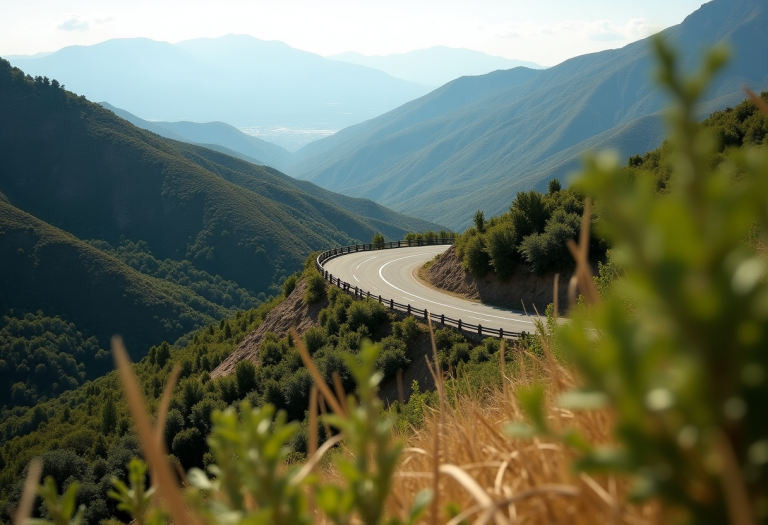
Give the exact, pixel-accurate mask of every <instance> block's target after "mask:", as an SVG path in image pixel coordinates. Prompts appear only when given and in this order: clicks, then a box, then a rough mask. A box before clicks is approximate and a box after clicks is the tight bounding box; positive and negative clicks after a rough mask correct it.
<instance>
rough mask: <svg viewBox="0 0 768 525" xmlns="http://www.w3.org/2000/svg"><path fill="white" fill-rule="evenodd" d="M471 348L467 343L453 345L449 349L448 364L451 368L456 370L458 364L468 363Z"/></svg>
mask: <svg viewBox="0 0 768 525" xmlns="http://www.w3.org/2000/svg"><path fill="white" fill-rule="evenodd" d="M470 352H471V347H470V346H469V343H455V344H454V345H453V347H451V354H450V360H449V363H450V365H451V366H452V367H454V368H456V366H458V364H459V363H463V362H466V361H469V358H470Z"/></svg>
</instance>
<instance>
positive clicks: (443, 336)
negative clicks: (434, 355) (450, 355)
mask: <svg viewBox="0 0 768 525" xmlns="http://www.w3.org/2000/svg"><path fill="white" fill-rule="evenodd" d="M463 342H465V339H464V336H463V335H461V334H460V333H459V332H458V331H457V330H455V329H454V328H449V327H447V326H446V327H445V328H440V329H439V330H435V345H436V346H437V349H438V350H448V349H450V348H452V347H453V345H454V344H456V343H463Z"/></svg>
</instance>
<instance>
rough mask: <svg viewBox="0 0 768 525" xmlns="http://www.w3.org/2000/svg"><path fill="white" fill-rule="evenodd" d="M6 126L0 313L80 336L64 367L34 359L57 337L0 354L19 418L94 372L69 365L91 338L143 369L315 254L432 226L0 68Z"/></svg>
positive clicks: (98, 366)
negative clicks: (143, 362) (170, 134)
mask: <svg viewBox="0 0 768 525" xmlns="http://www.w3.org/2000/svg"><path fill="white" fill-rule="evenodd" d="M0 114H2V115H3V119H2V120H0V150H1V151H3V155H0V192H2V193H0V259H1V260H2V261H3V271H4V278H3V281H2V283H0V314H2V315H5V316H6V318H7V319H8V323H10V324H12V325H13V324H14V323H16V324H18V323H22V324H23V323H25V322H26V321H25V320H26V319H27V317H28V316H29V315H33V316H37V317H39V318H40V319H41V320H40V321H39V322H38V321H37V320H32V321H29V323H30V325H31V326H34V327H39V326H43V325H44V326H54V327H56V326H61V323H65V324H66V326H70V325H72V326H73V328H72V330H69V328H67V329H66V330H65V329H62V330H63V331H62V334H63V335H61V337H64V338H67V340H68V341H70V342H68V343H66V345H65V344H64V343H63V342H62V345H63V346H62V347H61V348H62V350H61V351H60V352H58V353H56V352H54V351H53V350H50V351H44V350H43V349H42V348H43V347H45V348H47V347H48V346H46V345H49V342H50V341H49V340H52V339H55V338H56V337H59V336H56V335H54V334H49V336H46V337H47V338H43V339H39V340H35V339H34V338H35V337H37V336H36V335H34V334H33V333H32V332H29V334H32V335H29V334H28V338H27V339H25V337H27V335H22V336H17V335H13V336H9V340H13V343H12V345H13V348H14V349H16V347H17V346H19V345H21V346H19V348H18V349H16V350H14V352H13V353H10V354H2V355H0V370H6V367H9V368H7V370H8V373H9V374H12V377H14V383H13V384H8V385H7V387H8V389H7V391H3V392H0V399H2V400H3V403H10V405H11V406H12V407H13V406H15V405H17V404H19V403H22V404H23V403H29V402H34V401H36V400H39V399H44V398H45V397H46V396H47V395H51V394H56V393H59V392H61V391H62V390H66V389H68V388H72V387H73V386H75V385H77V384H80V383H81V382H82V380H83V377H86V376H87V377H88V378H92V377H97V376H99V375H100V374H102V373H103V372H104V371H105V368H104V366H105V365H104V363H103V362H99V363H95V364H94V363H92V362H90V361H88V360H87V359H85V358H83V359H85V360H83V359H80V358H78V359H75V361H73V362H72V363H69V361H70V359H69V358H68V357H67V355H70V354H71V356H74V355H81V354H82V355H90V354H91V353H92V352H90V350H88V349H89V348H91V346H92V345H91V343H90V342H89V341H91V338H92V337H95V340H96V343H95V344H96V345H97V346H98V347H100V348H108V347H109V340H110V337H111V336H112V335H113V334H115V333H120V334H122V335H123V336H124V337H125V339H126V343H127V346H128V348H129V349H130V351H131V353H132V355H133V356H134V357H135V358H140V357H142V356H144V355H145V354H146V352H147V351H148V350H149V348H150V347H151V346H152V345H155V344H159V343H160V342H161V341H164V340H165V341H171V342H174V341H177V342H178V340H179V338H180V337H183V336H185V334H189V333H191V332H192V331H193V330H194V329H197V328H200V327H202V326H206V325H209V324H211V323H214V322H218V321H219V320H221V319H223V318H225V317H228V316H231V315H233V313H234V312H235V310H238V309H241V310H248V309H253V308H256V307H258V306H260V305H261V304H262V303H263V302H264V301H266V300H267V299H268V297H269V296H270V295H275V294H277V293H279V291H280V284H281V283H282V281H283V280H284V279H285V278H286V277H287V276H288V275H289V274H291V273H293V272H295V271H297V270H300V269H301V268H302V267H303V263H304V260H305V259H306V257H307V255H308V254H310V253H311V252H312V251H315V250H320V249H326V248H328V247H331V246H338V245H345V244H350V243H355V242H366V241H370V239H371V238H372V237H373V235H374V234H377V233H383V234H385V235H386V236H388V237H390V238H402V236H404V234H405V233H406V232H407V231H411V230H413V229H421V230H427V229H438V228H439V227H438V226H437V225H434V224H432V223H428V222H426V221H422V220H416V219H411V218H409V217H406V216H404V215H401V214H398V213H396V212H393V211H391V210H387V209H386V208H384V207H382V206H381V205H378V204H375V203H373V202H371V201H369V200H365V199H356V198H352V197H346V196H341V195H336V194H333V193H332V192H330V191H328V190H324V189H322V188H320V187H318V186H316V185H314V184H312V183H308V182H306V181H296V180H294V179H291V178H290V177H288V176H286V175H284V174H282V173H280V172H279V171H277V170H274V169H272V168H268V167H265V166H256V165H254V164H252V163H250V162H247V161H246V160H242V159H241V158H237V157H235V156H232V155H230V154H229V153H232V154H235V152H232V151H230V150H227V149H226V148H222V147H219V150H220V151H215V150H212V149H208V148H205V147H202V146H200V145H195V144H190V143H187V142H181V141H175V140H169V139H165V138H162V137H160V136H159V135H157V134H155V133H152V132H149V131H145V130H141V129H139V128H137V127H135V126H133V125H132V124H130V123H129V122H127V121H126V120H124V119H122V118H120V117H118V116H116V115H115V114H114V113H113V112H111V111H109V110H107V109H105V108H103V107H101V106H99V105H97V104H93V103H91V102H89V101H88V100H86V99H85V98H84V97H78V96H76V95H74V94H72V93H70V92H67V91H65V90H64V89H63V87H62V86H60V85H59V84H58V82H56V81H50V80H49V79H47V78H41V77H38V78H36V79H32V78H31V77H29V76H25V75H24V73H23V72H22V71H20V70H18V69H16V68H12V67H11V66H10V64H9V63H8V62H6V61H2V60H0ZM240 156H241V157H244V156H242V155H240ZM246 158H247V157H246ZM56 319H60V321H56ZM14 326H15V325H14ZM35 330H37V328H35ZM73 330H74V331H75V332H77V333H81V334H83V335H82V338H80V339H78V338H77V337H75V336H74V335H72V334H73V333H75V332H72V331H73ZM33 332H34V330H33ZM70 332H72V333H70ZM20 333H23V334H27V333H28V331H24V330H22V331H21V332H20ZM35 341H38V342H35ZM62 341H63V340H62ZM72 341H74V342H72ZM9 344H10V343H9ZM41 345H42V346H41ZM65 348H66V349H68V350H66V351H65V350H63V349H65ZM41 352H42V353H41ZM38 354H40V355H38ZM71 356H70V357H71ZM59 359H62V360H64V361H66V362H67V363H68V364H67V363H64V364H61V363H60V364H58V365H55V363H58V361H59ZM73 359H74V358H73ZM107 361H108V360H107ZM62 363H63V362H62ZM108 364H109V363H107V365H108ZM54 365H55V366H54ZM70 365H71V366H70ZM83 367H85V368H84V369H82V368H83ZM107 368H109V366H107ZM46 370H47V371H46ZM54 376H55V377H56V378H60V379H55V380H54V379H51V378H53V377H54ZM9 377H10V376H9ZM45 382H47V383H45ZM54 384H55V386H51V385H54Z"/></svg>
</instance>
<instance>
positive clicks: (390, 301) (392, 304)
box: [389, 299, 395, 310]
mask: <svg viewBox="0 0 768 525" xmlns="http://www.w3.org/2000/svg"><path fill="white" fill-rule="evenodd" d="M389 309H390V310H394V309H395V300H394V299H390V300H389Z"/></svg>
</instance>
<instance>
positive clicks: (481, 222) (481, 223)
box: [473, 210, 485, 233]
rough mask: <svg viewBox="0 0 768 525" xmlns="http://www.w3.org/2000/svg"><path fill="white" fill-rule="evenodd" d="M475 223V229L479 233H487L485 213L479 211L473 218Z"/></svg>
mask: <svg viewBox="0 0 768 525" xmlns="http://www.w3.org/2000/svg"><path fill="white" fill-rule="evenodd" d="M473 220H474V221H475V228H477V231H478V232H479V233H485V212H483V211H482V210H477V211H476V212H475V216H474V218H473Z"/></svg>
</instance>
